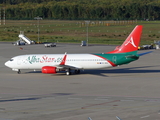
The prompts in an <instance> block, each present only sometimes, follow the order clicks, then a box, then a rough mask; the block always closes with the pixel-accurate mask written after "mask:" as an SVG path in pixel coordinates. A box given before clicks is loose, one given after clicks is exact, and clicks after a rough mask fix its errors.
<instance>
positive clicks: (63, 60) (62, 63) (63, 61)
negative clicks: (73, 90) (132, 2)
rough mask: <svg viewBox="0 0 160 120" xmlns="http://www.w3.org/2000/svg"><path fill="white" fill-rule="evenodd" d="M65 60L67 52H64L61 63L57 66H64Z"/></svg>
mask: <svg viewBox="0 0 160 120" xmlns="http://www.w3.org/2000/svg"><path fill="white" fill-rule="evenodd" d="M66 58H67V52H65V55H64V57H63V59H62V62H61V63H60V64H59V65H65V62H66Z"/></svg>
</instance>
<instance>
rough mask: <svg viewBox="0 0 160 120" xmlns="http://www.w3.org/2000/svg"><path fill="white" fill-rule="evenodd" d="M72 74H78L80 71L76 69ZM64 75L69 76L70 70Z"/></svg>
mask: <svg viewBox="0 0 160 120" xmlns="http://www.w3.org/2000/svg"><path fill="white" fill-rule="evenodd" d="M74 73H75V74H79V73H80V70H78V69H77V70H75V71H74ZM66 75H71V69H67V71H66Z"/></svg>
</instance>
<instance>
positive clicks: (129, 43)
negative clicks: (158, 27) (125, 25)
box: [108, 25, 143, 53]
mask: <svg viewBox="0 0 160 120" xmlns="http://www.w3.org/2000/svg"><path fill="white" fill-rule="evenodd" d="M142 28H143V26H142V25H137V26H136V27H135V28H134V30H133V31H132V32H131V33H130V35H129V36H128V37H127V39H126V40H125V41H124V43H123V44H122V45H121V46H120V47H118V48H117V49H115V50H114V51H111V52H108V53H125V52H132V51H137V50H138V46H139V43H140V38H141V34H142Z"/></svg>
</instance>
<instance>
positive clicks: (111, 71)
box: [83, 66, 160, 77]
mask: <svg viewBox="0 0 160 120" xmlns="http://www.w3.org/2000/svg"><path fill="white" fill-rule="evenodd" d="M150 67H157V66H143V67H132V68H116V69H108V70H107V69H103V70H85V71H84V72H83V74H93V75H99V76H106V77H107V75H104V74H125V73H159V72H160V69H159V70H154V69H148V68H150Z"/></svg>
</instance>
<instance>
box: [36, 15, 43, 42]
mask: <svg viewBox="0 0 160 120" xmlns="http://www.w3.org/2000/svg"><path fill="white" fill-rule="evenodd" d="M34 19H35V20H37V25H38V33H37V34H38V44H39V20H42V17H39V16H37V17H35V18H34Z"/></svg>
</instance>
